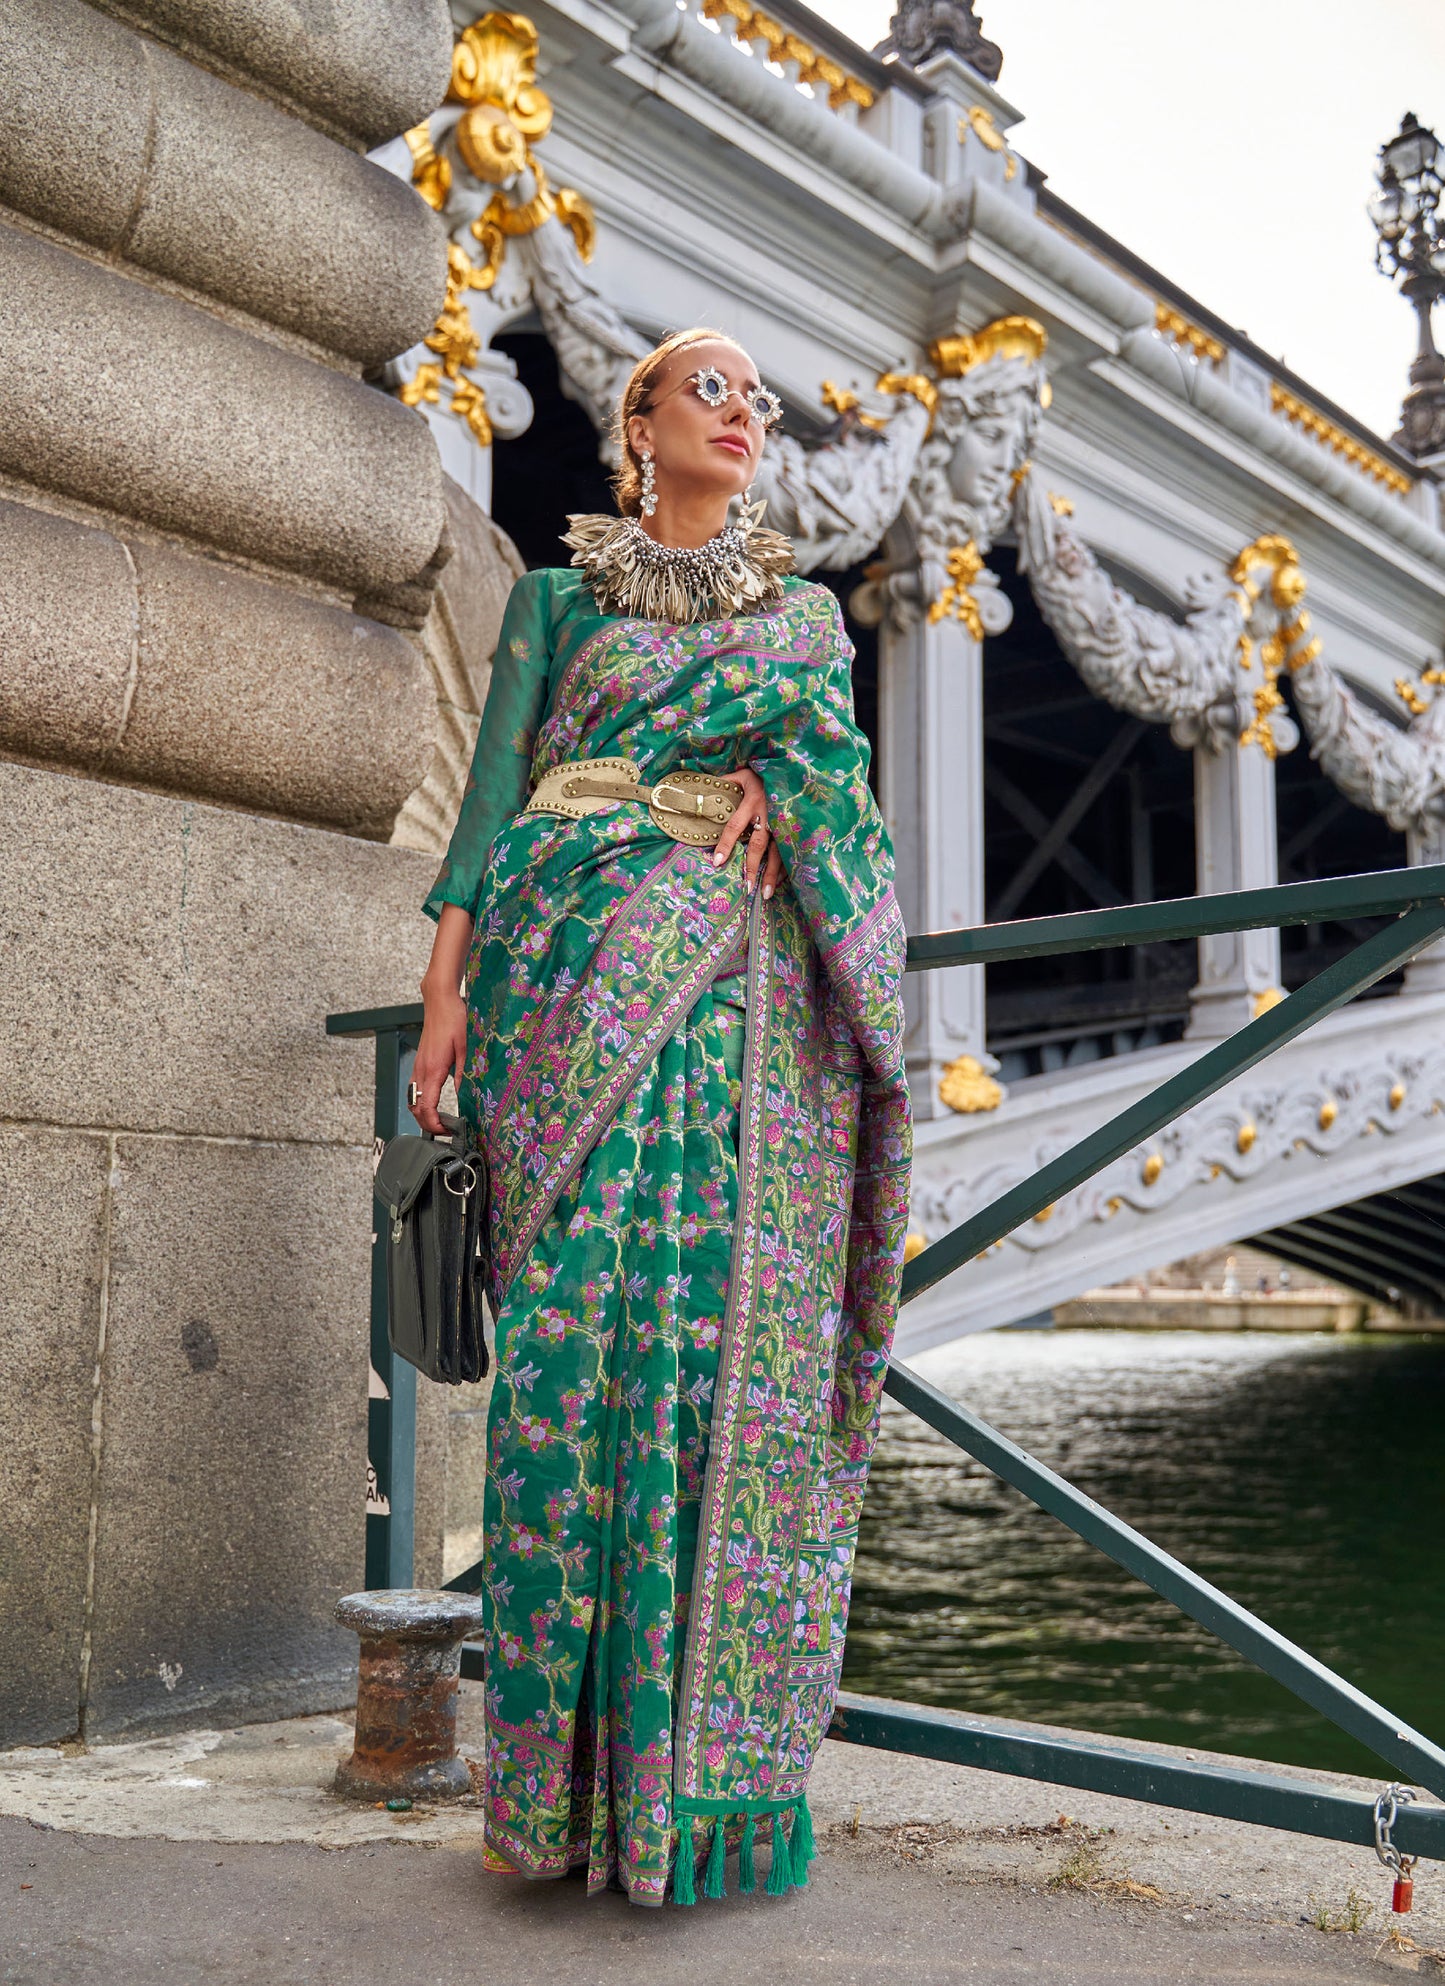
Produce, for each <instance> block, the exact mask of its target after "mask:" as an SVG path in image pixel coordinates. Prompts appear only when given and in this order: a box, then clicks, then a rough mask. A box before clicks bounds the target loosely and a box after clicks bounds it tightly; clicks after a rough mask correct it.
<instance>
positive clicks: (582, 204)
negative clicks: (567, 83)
mask: <svg viewBox="0 0 1445 1986" xmlns="http://www.w3.org/2000/svg"><path fill="white" fill-rule="evenodd" d="M537 54H538V41H537V30H536V28H535V27H534V26H533V24H532V22H531V21H530V20H528V18H527V16H526V15H525V14H508V13H500V12H494V13H490V14H483V15H481V16H480V17H479V18H478V19H477V20H475V21H473V22H472V24H471V26H470V27H469V28H464V29H463V30H462V32H461V34H460V35H459V36H458V37H457V41H456V45H455V46H454V48H453V49H452V80H451V85H450V87H449V88H448V90H447V101H448V103H460V104H464V105H465V106H466V108H465V110H464V111H463V113H462V115H461V117H460V118H459V119H458V120H457V124H456V143H457V150H458V151H459V152H460V153H461V156H462V159H463V162H464V163H465V165H466V167H467V170H468V172H470V173H471V174H473V176H474V177H475V178H477V179H479V180H481V181H482V183H483V184H484V185H488V186H495V187H497V189H498V190H497V192H496V193H494V194H493V195H492V197H491V199H490V200H489V201H488V202H487V205H486V207H485V209H484V210H483V211H482V213H481V214H480V215H479V216H478V218H477V219H476V220H475V221H473V222H472V227H471V232H472V234H473V235H474V236H475V237H476V239H477V241H478V242H479V243H480V245H481V247H482V249H483V250H484V251H485V259H484V260H483V261H482V262H481V263H476V262H473V261H472V259H471V257H470V256H469V255H468V254H467V252H466V250H465V249H463V248H460V247H458V246H457V244H456V243H455V242H453V243H451V244H450V246H449V247H448V249H447V292H446V301H445V302H444V303H443V305H442V311H441V315H440V317H438V319H437V321H436V324H435V326H434V327H433V329H432V333H431V336H430V337H429V338H427V339H426V340H425V341H424V342H425V344H426V347H427V349H428V351H432V352H435V353H436V354H437V360H438V363H436V364H434V365H433V364H429V365H423V366H420V367H418V369H417V373H416V377H415V378H414V379H411V380H408V381H407V383H406V385H405V386H403V387H402V389H401V398H402V399H403V400H404V401H405V403H406V404H407V406H409V407H416V406H419V405H420V404H421V403H422V402H423V401H426V402H427V403H429V404H431V405H433V406H435V405H440V403H441V397H442V387H443V385H444V384H445V385H446V386H447V388H448V394H449V403H450V407H451V411H452V413H454V414H455V415H456V416H457V418H458V419H459V420H464V421H465V422H466V424H467V426H468V427H469V428H470V429H471V431H472V433H473V434H474V435H475V437H476V439H477V441H478V443H479V444H480V445H481V446H482V447H483V448H486V447H488V446H489V445H490V443H491V440H492V423H491V419H490V417H489V416H488V413H487V398H486V394H485V392H484V390H483V389H482V387H481V386H479V385H478V383H477V382H476V381H475V380H473V379H465V378H463V377H462V374H463V372H464V371H465V369H466V368H467V367H469V366H472V365H475V363H476V361H477V359H478V358H479V356H480V354H481V339H480V338H479V337H478V336H477V333H476V329H475V327H474V326H473V324H472V316H471V311H470V310H469V309H468V307H467V301H466V296H467V292H468V290H489V289H490V288H491V287H492V285H493V283H495V282H496V280H497V274H498V271H499V270H500V269H501V266H502V263H503V260H504V259H505V256H506V252H507V242H508V240H509V239H511V238H512V237H514V236H517V235H525V234H531V233H533V232H534V231H535V230H536V229H537V228H539V227H541V226H542V225H543V224H544V222H546V221H549V220H551V219H553V218H554V217H555V218H556V219H557V220H559V221H561V223H562V225H563V226H564V227H566V228H567V229H569V230H570V232H571V235H572V239H573V241H574V242H575V243H576V244H577V253H578V254H579V255H580V256H581V258H582V260H583V261H584V262H590V261H591V259H592V251H593V248H594V246H595V243H596V238H597V227H596V221H595V219H594V216H593V213H592V208H591V205H590V204H589V203H588V201H586V200H585V199H584V198H583V196H582V195H581V194H580V193H578V192H576V191H575V189H573V188H572V187H570V186H559V187H558V188H557V190H556V191H555V192H553V191H552V189H551V188H550V187H549V186H548V184H547V175H546V173H545V172H544V171H543V169H542V164H541V161H540V160H539V159H538V158H537V156H536V154H535V153H534V152H533V150H532V140H533V139H540V138H543V137H545V135H546V133H547V131H548V130H549V129H550V127H551V123H552V104H551V99H550V98H549V97H548V96H547V94H546V92H545V91H544V90H541V89H539V88H538V87H537ZM406 142H407V148H408V150H409V151H410V153H411V159H412V168H411V183H412V185H413V186H414V187H415V188H416V190H417V192H418V193H419V194H420V195H421V197H422V199H423V200H425V201H426V203H427V205H428V206H430V207H435V208H436V210H437V212H438V213H440V212H441V210H442V209H443V208H444V207H445V205H446V202H447V196H448V195H449V193H450V192H451V184H452V169H451V163H450V161H449V160H448V159H446V158H445V157H443V156H442V155H440V154H439V153H438V152H437V151H436V149H435V147H434V146H433V144H432V141H431V125H430V123H429V122H428V123H425V124H418V125H417V126H416V128H415V129H414V130H411V131H408V132H407V134H406ZM523 171H528V172H530V173H531V175H532V180H533V187H534V190H533V193H532V196H531V198H530V199H528V200H522V201H516V200H510V199H508V198H507V196H506V194H505V193H504V192H503V191H502V190H501V189H502V187H503V185H504V184H505V182H507V181H510V180H513V179H515V178H516V177H517V175H518V174H519V173H521V172H523Z"/></svg>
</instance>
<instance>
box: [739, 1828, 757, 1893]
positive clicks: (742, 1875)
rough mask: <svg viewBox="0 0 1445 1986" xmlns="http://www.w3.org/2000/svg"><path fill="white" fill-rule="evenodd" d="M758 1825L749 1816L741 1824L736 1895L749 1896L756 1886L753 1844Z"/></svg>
mask: <svg viewBox="0 0 1445 1986" xmlns="http://www.w3.org/2000/svg"><path fill="white" fill-rule="evenodd" d="M757 1832H758V1824H757V1822H756V1821H755V1820H754V1819H753V1817H752V1815H751V1814H749V1815H748V1817H747V1819H746V1820H745V1821H744V1822H743V1838H742V1841H741V1843H740V1845H739V1847H738V1894H739V1895H740V1896H751V1895H752V1893H753V1891H754V1890H755V1889H756V1888H757V1886H758V1866H757V1863H756V1862H755V1861H754V1860H753V1842H754V1841H755V1839H756V1838H757Z"/></svg>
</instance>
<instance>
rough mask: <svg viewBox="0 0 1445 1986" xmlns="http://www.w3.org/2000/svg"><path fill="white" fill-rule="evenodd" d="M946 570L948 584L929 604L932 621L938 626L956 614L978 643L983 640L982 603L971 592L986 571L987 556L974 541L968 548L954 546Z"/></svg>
mask: <svg viewBox="0 0 1445 1986" xmlns="http://www.w3.org/2000/svg"><path fill="white" fill-rule="evenodd" d="M944 569H945V571H946V572H947V573H948V584H947V585H946V586H945V587H944V589H943V591H942V592H941V593H940V594H939V596H938V598H937V599H936V600H932V601H930V602H929V607H928V618H929V621H930V622H931V623H933V624H934V625H936V624H937V623H938V622H939V621H943V620H947V618H948V616H949V615H950V614H952V616H953V618H954V619H955V620H956V621H962V622H963V625H964V626H965V627H966V628H967V629H968V631H969V633H970V634H971V635H972V636H973V638H974V640H975V641H982V640H983V616H982V615H981V614H980V613H979V610H978V601H977V600H976V599H975V598H974V596H973V594H972V593H971V592H970V591H969V589H970V587H971V586H972V585H973V582H974V581H975V580H976V579H977V578H978V576H979V574H980V573H981V572H982V571H983V556H982V554H981V553H980V551H979V549H978V546H977V545H976V544H975V543H974V541H973V539H972V538H970V539H969V541H968V543H967V544H966V545H955V546H954V547H953V549H952V550H951V551H950V552H949V554H948V560H947V564H946V566H945V568H944Z"/></svg>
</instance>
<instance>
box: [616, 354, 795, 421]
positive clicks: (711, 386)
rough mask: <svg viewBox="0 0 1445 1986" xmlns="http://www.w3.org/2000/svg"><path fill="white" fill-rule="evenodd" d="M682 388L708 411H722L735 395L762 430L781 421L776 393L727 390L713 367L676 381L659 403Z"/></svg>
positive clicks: (724, 380)
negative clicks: (708, 408)
mask: <svg viewBox="0 0 1445 1986" xmlns="http://www.w3.org/2000/svg"><path fill="white" fill-rule="evenodd" d="M685 386H690V387H691V388H692V389H693V391H694V392H695V393H696V394H697V397H698V399H699V400H701V401H703V402H704V404H705V405H707V406H709V407H725V406H726V405H727V403H728V401H729V400H731V399H732V397H733V395H734V394H736V395H737V397H738V399H739V400H741V401H742V403H743V405H744V406H745V407H746V408H747V410H748V413H749V414H750V415H751V416H752V418H753V419H754V420H755V421H756V422H757V423H758V425H759V427H762V428H771V427H776V426H777V424H778V422H779V421H780V420H781V419H782V418H783V403H782V401H781V400H780V399H779V398H778V396H777V394H776V393H771V392H769V390H768V388H767V387H766V386H751V387H749V388H747V389H746V391H744V390H743V389H741V388H739V387H736V386H730V385H729V384H728V378H727V374H726V373H725V372H720V371H719V370H718V368H717V367H716V366H715V365H705V366H703V368H702V369H701V371H699V372H694V373H689V374H688V376H687V378H686V379H680V380H679V381H678V382H677V385H676V386H672V387H669V388H668V391H667V392H666V393H664V394H662V395H661V399H662V400H666V399H667V398H669V396H670V395H671V394H673V393H680V392H681V391H682V389H683V388H684V387H685ZM658 404H659V402H658V401H654V402H653V405H654V406H657V405H658ZM640 411H645V410H640Z"/></svg>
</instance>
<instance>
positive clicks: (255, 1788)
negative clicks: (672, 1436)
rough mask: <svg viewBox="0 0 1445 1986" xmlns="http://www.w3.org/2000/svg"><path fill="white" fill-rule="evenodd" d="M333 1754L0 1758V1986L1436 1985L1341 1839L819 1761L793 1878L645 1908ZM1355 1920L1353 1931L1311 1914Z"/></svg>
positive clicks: (259, 1731)
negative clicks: (545, 1877)
mask: <svg viewBox="0 0 1445 1986" xmlns="http://www.w3.org/2000/svg"><path fill="white" fill-rule="evenodd" d="M465 1696H466V1698H467V1699H468V1701H467V1706H466V1716H465V1718H464V1725H465V1724H470V1723H471V1722H472V1720H473V1719H474V1718H475V1713H476V1700H475V1693H474V1692H473V1691H471V1690H470V1689H468V1690H467V1691H466V1692H465ZM349 1742H350V1734H349V1731H348V1729H347V1726H346V1723H345V1721H344V1720H343V1719H340V1718H335V1717H312V1718H297V1719H293V1720H290V1721H288V1722H286V1723H282V1724H274V1725H255V1726H249V1727H246V1728H244V1729H241V1730H238V1731H230V1732H191V1733H185V1734H182V1735H180V1736H176V1737H171V1738H167V1739H162V1740H156V1741H154V1742H150V1743H140V1744H129V1745H117V1746H108V1747H104V1748H99V1749H97V1750H95V1751H92V1752H81V1751H79V1750H77V1749H74V1748H65V1749H45V1750H31V1751H22V1752H11V1753H8V1754H0V1816H6V1817H5V1818H0V1982H3V1986H91V1982H103V1986H142V1982H147V1983H148V1982H152V1981H154V1982H157V1986H301V1982H309V1983H310V1986H318V1982H319V1986H386V1982H388V1981H390V1980H397V1981H401V1982H405V1986H430V1982H432V1981H436V1982H438V1986H465V1982H470V1981H474V1980H475V1981H478V1982H487V1983H488V1986H490V1982H493V1981H495V1982H497V1986H613V1982H614V1981H615V1982H619V1986H621V1982H624V1981H625V1982H626V1986H649V1983H650V1982H654V1981H656V1982H659V1986H674V1982H683V1981H688V1982H691V1981H692V1980H694V1979H706V1980H707V1981H708V1982H709V1986H734V1982H736V1986H751V1982H755V1981H756V1982H765V1983H766V1986H814V1982H816V1986H874V1982H880V1986H881V1982H883V1981H887V1982H889V1986H953V1982H994V1981H998V1982H1015V1981H1025V1980H1027V1981H1037V1982H1041V1986H1104V1982H1109V1986H1115V1983H1116V1982H1117V1986H1174V1983H1175V1982H1181V1986H1182V1982H1186V1981H1187V1982H1188V1986H1231V1983H1232V1982H1234V1981H1240V1982H1244V1981H1259V1982H1271V1983H1272V1986H1296V1982H1298V1986H1334V1982H1337V1981H1338V1982H1344V1981H1350V1980H1368V1979H1376V1980H1386V1979H1388V1977H1390V1976H1391V1975H1396V1976H1398V1975H1399V1974H1401V1973H1414V1974H1422V1975H1424V1976H1427V1977H1434V1978H1440V1979H1445V1964H1442V1965H1440V1966H1437V1965H1436V1964H1435V1962H1434V1961H1433V1960H1432V1959H1429V1958H1426V1957H1423V1956H1421V1955H1420V1954H1419V1953H1411V1952H1408V1951H1402V1950H1399V1949H1397V1948H1393V1947H1391V1946H1390V1945H1389V1944H1388V1942H1387V1933H1388V1929H1389V1924H1390V1919H1389V1915H1388V1884H1387V1883H1386V1881H1385V1879H1384V1875H1383V1872H1382V1871H1381V1870H1380V1869H1379V1867H1378V1864H1377V1863H1376V1862H1375V1860H1374V1857H1373V1855H1372V1854H1371V1853H1370V1851H1368V1850H1366V1849H1353V1848H1347V1847H1343V1846H1341V1845H1339V1844H1336V1843H1329V1842H1323V1841H1314V1840H1311V1839H1309V1838H1307V1837H1303V1836H1297V1835H1282V1834H1277V1833H1274V1832H1272V1831H1269V1830H1265V1829H1261V1828H1253V1827H1243V1826H1238V1825H1235V1824H1233V1823H1230V1822H1225V1821H1215V1820H1208V1819H1204V1818H1202V1817H1199V1816H1194V1815H1188V1814H1181V1813H1178V1812H1175V1811H1172V1810H1170V1809H1167V1808H1157V1807H1145V1806H1139V1805H1135V1804H1133V1803H1131V1802H1127V1801H1121V1800H1111V1799H1106V1798H1103V1797H1101V1796H1097V1795H1089V1794H1079V1793H1073V1792H1070V1791H1068V1790H1066V1789H1062V1788H1059V1787H1050V1786H1042V1785H1035V1784H1032V1783H1030V1782H1027V1781H1022V1780H1015V1779H1008V1778H1004V1777H1000V1776H998V1775H994V1774H988V1773H980V1772H971V1771H965V1770H962V1769H960V1768H955V1767H946V1766H940V1765H934V1764H930V1763H927V1762H925V1761H920V1760H913V1759H906V1758H901V1757H895V1756H892V1755H889V1754H884V1753H875V1752H866V1751H863V1750H861V1749H858V1748H854V1747H850V1746H843V1745H834V1744H829V1745H826V1746H825V1747H824V1751H823V1755H822V1757H821V1759H820V1761H819V1765H818V1768H817V1770H816V1771H815V1774H814V1784H813V1801H812V1804H813V1807H814V1812H815V1816H816V1820H817V1826H818V1834H819V1842H820V1848H821V1854H820V1857H819V1860H818V1861H817V1862H816V1863H815V1864H814V1865H813V1879H812V1881H811V1883H810V1885H809V1887H808V1889H807V1890H805V1891H803V1892H801V1893H795V1894H794V1895H793V1896H791V1897H788V1898H785V1899H775V1898H772V1897H768V1896H766V1895H763V1894H759V1895H756V1896H753V1897H730V1898H729V1899H728V1901H727V1902H726V1903H707V1902H699V1904H698V1905H697V1906H696V1907H695V1908H694V1909H692V1910H679V1909H677V1908H676V1907H673V1906H668V1907H665V1908H664V1909H662V1910H659V1911H641V1910H633V1909H631V1908H630V1907H629V1906H628V1904H627V1903H626V1902H625V1900H624V1899H622V1898H621V1897H617V1896H605V1897H600V1898H592V1899H589V1898H588V1897H587V1896H586V1894H585V1893H584V1891H583V1888H582V1886H581V1884H580V1883H579V1882H576V1881H568V1882H563V1883H555V1884H547V1885H534V1884H528V1883H523V1882H521V1881H520V1880H511V1879H508V1878H505V1877H495V1876H489V1875H487V1874H486V1873H484V1871H483V1870H482V1868H481V1866H480V1855H479V1847H480V1834H481V1816H480V1812H479V1810H478V1808H477V1807H476V1806H475V1804H473V1803H470V1802H462V1803H459V1804H457V1805H453V1806H448V1807H437V1808H433V1809H430V1810H428V1811H418V1812H417V1813H414V1814H409V1815H404V1816H393V1815H390V1814H387V1813H385V1812H384V1811H381V1810H379V1809H376V1808H370V1807H360V1808H358V1807H352V1806H349V1805H343V1804H341V1803H339V1802H337V1801H335V1800H334V1799H333V1798H332V1797H331V1795H330V1793H329V1791H328V1790H327V1788H328V1783H329V1779H330V1776H331V1774H332V1772H333V1771H334V1769H335V1764H336V1760H337V1758H338V1757H339V1756H340V1755H341V1753H342V1752H343V1751H344V1750H346V1749H348V1748H349ZM1309 1776H1310V1777H1318V1778H1321V1779H1323V1778H1326V1777H1327V1775H1323V1774H1317V1775H1316V1774H1312V1775H1309ZM1333 1783H1341V1782H1339V1781H1335V1782H1333ZM1343 1783H1345V1784H1353V1783H1355V1782H1349V1781H1346V1782H1343ZM730 1879H731V1878H730ZM1352 1892H1353V1900H1352V1896H1351V1893H1352ZM1418 1895H1419V1907H1417V1909H1416V1911H1415V1912H1414V1914H1413V1915H1412V1916H1411V1917H1410V1918H1408V1919H1406V1920H1404V1925H1405V1928H1406V1929H1407V1930H1408V1931H1409V1933H1410V1934H1411V1935H1412V1937H1413V1938H1414V1940H1415V1941H1416V1943H1417V1944H1418V1945H1419V1946H1422V1947H1425V1948H1427V1949H1436V1950H1442V1951H1445V1871H1436V1870H1435V1869H1433V1868H1426V1869H1425V1870H1423V1871H1422V1874H1421V1881H1420V1884H1419V1890H1418ZM1365 1909H1367V1910H1368V1911H1369V1913H1370V1914H1369V1916H1368V1918H1367V1920H1366V1921H1365V1922H1364V1924H1363V1926H1362V1928H1360V1929H1359V1930H1358V1931H1355V1932H1351V1931H1349V1930H1347V1929H1343V1928H1340V1929H1336V1930H1332V1931H1325V1930H1321V1929H1319V1928H1317V1927H1316V1924H1315V1922H1314V1921H1312V1920H1315V1919H1321V1920H1323V1921H1324V1922H1326V1923H1332V1924H1335V1925H1341V1926H1342V1925H1344V1924H1345V1923H1347V1922H1348V1921H1350V1920H1351V1919H1352V1918H1353V1920H1354V1921H1357V1922H1358V1921H1359V1918H1360V1915H1361V1912H1362V1910H1365Z"/></svg>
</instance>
